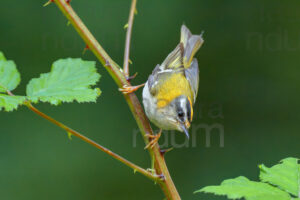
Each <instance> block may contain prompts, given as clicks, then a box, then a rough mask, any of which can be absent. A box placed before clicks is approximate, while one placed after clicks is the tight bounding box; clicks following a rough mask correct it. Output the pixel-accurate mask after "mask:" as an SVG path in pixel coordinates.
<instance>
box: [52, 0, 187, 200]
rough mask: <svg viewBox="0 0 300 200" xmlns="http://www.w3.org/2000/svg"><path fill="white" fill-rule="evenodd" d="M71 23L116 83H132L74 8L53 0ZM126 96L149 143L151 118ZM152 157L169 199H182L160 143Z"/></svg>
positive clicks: (131, 96)
mask: <svg viewBox="0 0 300 200" xmlns="http://www.w3.org/2000/svg"><path fill="white" fill-rule="evenodd" d="M53 1H54V2H55V4H56V5H57V6H58V8H59V9H60V10H61V11H62V13H63V14H64V15H65V16H66V18H67V19H68V20H69V21H70V23H71V24H72V25H73V26H74V28H75V30H76V31H77V32H78V34H79V35H80V36H81V38H82V39H83V40H84V42H85V43H86V44H87V45H88V46H89V48H90V50H91V51H92V52H93V53H94V54H95V56H96V57H97V58H98V59H99V61H100V62H101V63H102V64H103V66H104V67H105V68H106V70H107V71H108V73H109V74H110V75H111V77H112V78H113V79H114V81H115V82H116V84H117V85H118V86H119V87H120V88H121V87H123V86H124V85H127V86H130V83H129V82H128V81H127V79H126V77H125V75H124V74H123V73H122V72H121V69H120V67H119V66H118V65H117V64H116V63H115V62H114V61H113V60H112V59H111V58H110V57H109V55H108V54H107V53H106V52H105V51H104V49H103V48H102V47H101V45H100V44H99V43H98V41H97V40H96V39H95V37H94V36H93V35H92V34H91V32H90V31H89V30H88V29H87V27H86V26H85V25H84V24H83V22H82V21H81V19H80V18H79V17H78V15H77V14H76V13H75V11H74V10H73V9H72V7H71V6H70V4H69V3H67V2H66V0H53ZM124 98H125V100H126V102H127V104H128V106H129V108H130V110H131V112H132V114H133V116H134V118H135V120H136V122H137V125H138V127H139V129H140V132H141V134H142V136H143V139H144V141H145V143H146V145H147V144H148V143H149V138H147V137H146V135H149V134H150V135H153V131H152V128H151V126H150V123H149V120H148V118H147V117H146V115H145V113H144V110H143V108H142V106H141V104H140V102H139V100H138V98H137V96H136V95H135V94H134V93H131V94H126V95H124ZM148 151H149V154H150V157H151V158H154V161H155V164H154V166H155V171H156V174H161V175H162V176H163V177H164V180H163V181H160V182H159V183H158V184H159V186H160V187H161V189H162V191H163V192H164V194H165V196H166V198H167V199H176V200H178V199H181V198H180V196H179V194H178V191H177V189H176V187H175V185H174V183H173V181H172V178H171V175H170V173H169V171H168V167H167V165H166V162H165V159H164V156H163V154H161V152H160V148H159V145H158V144H156V145H155V146H154V147H153V148H152V149H148Z"/></svg>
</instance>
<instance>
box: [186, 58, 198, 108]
mask: <svg viewBox="0 0 300 200" xmlns="http://www.w3.org/2000/svg"><path fill="white" fill-rule="evenodd" d="M184 72H185V77H186V78H187V80H188V81H189V83H190V86H191V88H192V90H193V93H194V103H195V101H196V97H197V93H198V87H199V67H198V61H197V59H196V58H194V59H193V60H192V63H191V66H190V67H189V68H186V69H185V71H184Z"/></svg>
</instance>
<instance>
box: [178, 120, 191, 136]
mask: <svg viewBox="0 0 300 200" xmlns="http://www.w3.org/2000/svg"><path fill="white" fill-rule="evenodd" d="M180 126H181V128H182V130H183V132H184V134H185V135H186V137H187V138H188V139H190V135H189V132H188V130H187V129H188V128H189V126H187V124H186V123H185V124H184V123H180Z"/></svg>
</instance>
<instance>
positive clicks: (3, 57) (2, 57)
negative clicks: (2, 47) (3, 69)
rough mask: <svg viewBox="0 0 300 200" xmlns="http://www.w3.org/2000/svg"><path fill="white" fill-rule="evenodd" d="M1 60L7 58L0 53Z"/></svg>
mask: <svg viewBox="0 0 300 200" xmlns="http://www.w3.org/2000/svg"><path fill="white" fill-rule="evenodd" d="M0 60H4V61H5V60H6V58H5V56H4V54H3V53H2V52H1V51H0Z"/></svg>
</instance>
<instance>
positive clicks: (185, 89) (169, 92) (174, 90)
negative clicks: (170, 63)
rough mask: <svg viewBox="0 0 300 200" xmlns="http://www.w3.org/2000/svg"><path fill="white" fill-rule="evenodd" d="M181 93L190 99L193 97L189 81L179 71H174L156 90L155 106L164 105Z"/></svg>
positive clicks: (160, 106)
mask: <svg viewBox="0 0 300 200" xmlns="http://www.w3.org/2000/svg"><path fill="white" fill-rule="evenodd" d="M181 95H185V96H187V97H189V98H190V99H193V98H194V97H193V93H192V90H191V86H190V83H189V82H188V80H187V79H186V78H185V76H184V75H183V74H181V73H174V74H172V75H170V76H169V77H168V78H167V79H166V80H164V82H163V83H162V84H161V86H160V88H159V90H158V91H157V95H156V97H157V107H158V108H162V107H165V106H166V105H168V104H169V103H170V102H171V101H173V100H174V99H175V98H177V97H179V96H181Z"/></svg>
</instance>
